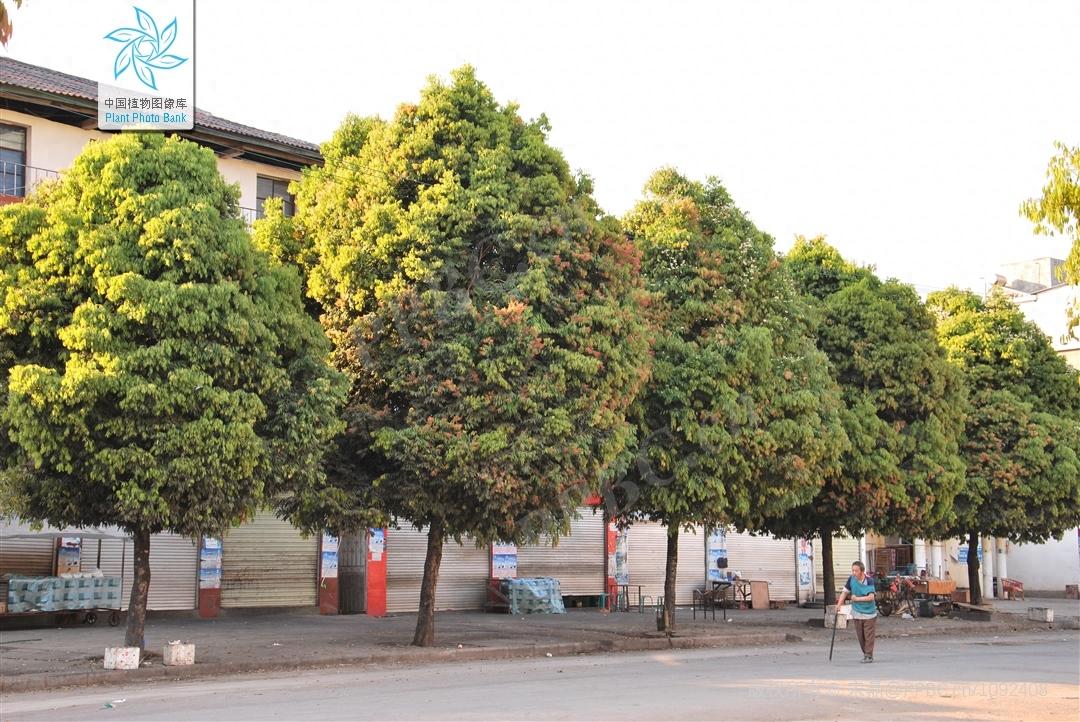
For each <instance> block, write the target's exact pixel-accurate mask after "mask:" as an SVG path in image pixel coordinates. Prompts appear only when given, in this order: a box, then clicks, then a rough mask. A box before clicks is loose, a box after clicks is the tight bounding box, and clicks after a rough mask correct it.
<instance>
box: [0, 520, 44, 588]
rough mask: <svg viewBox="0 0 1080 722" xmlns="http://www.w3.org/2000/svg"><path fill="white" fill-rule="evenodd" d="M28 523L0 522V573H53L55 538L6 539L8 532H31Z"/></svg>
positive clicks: (41, 574)
mask: <svg viewBox="0 0 1080 722" xmlns="http://www.w3.org/2000/svg"><path fill="white" fill-rule="evenodd" d="M31 533H33V530H32V529H31V528H30V526H29V525H28V524H18V523H16V524H8V523H6V522H0V574H25V575H30V576H38V577H47V576H50V575H51V574H52V573H53V564H54V561H55V557H56V540H55V539H53V538H41V539H7V538H5V537H6V536H7V535H9V534H31Z"/></svg>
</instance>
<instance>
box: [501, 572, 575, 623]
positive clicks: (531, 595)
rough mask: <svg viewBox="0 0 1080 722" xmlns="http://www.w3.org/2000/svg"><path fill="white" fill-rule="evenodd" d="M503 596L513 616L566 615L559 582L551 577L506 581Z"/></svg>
mask: <svg viewBox="0 0 1080 722" xmlns="http://www.w3.org/2000/svg"><path fill="white" fill-rule="evenodd" d="M503 584H504V589H503V594H504V595H505V597H506V598H507V599H508V600H509V603H510V613H511V614H565V613H566V608H565V607H564V606H563V600H562V590H561V588H560V587H559V580H558V579H553V578H551V577H534V578H529V579H506V580H504V581H503Z"/></svg>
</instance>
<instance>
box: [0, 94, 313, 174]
mask: <svg viewBox="0 0 1080 722" xmlns="http://www.w3.org/2000/svg"><path fill="white" fill-rule="evenodd" d="M0 97H6V98H11V99H13V100H17V101H21V102H24V103H28V104H32V105H43V106H47V107H50V108H57V109H60V110H65V111H67V112H70V113H75V114H78V115H82V116H84V117H86V118H87V119H94V120H96V119H97V113H98V106H97V101H95V100H88V99H86V98H80V97H76V96H71V95H63V94H61V93H50V92H46V91H41V90H34V89H32V88H25V87H22V86H18V85H11V84H10V83H0ZM177 135H179V136H180V137H182V138H187V139H189V140H193V141H195V142H197V143H202V144H206V145H213V146H220V147H222V148H225V149H226V150H231V151H234V157H238V158H242V159H248V160H252V161H254V162H262V163H269V164H271V165H278V166H282V167H286V168H292V169H293V170H301V169H303V168H306V167H307V166H310V165H318V164H320V163H322V155H321V154H320V153H319V151H318V150H315V149H307V148H300V147H297V146H293V145H289V144H287V143H279V142H276V141H272V140H266V139H262V138H251V137H247V136H244V135H242V134H240V133H230V132H228V131H222V130H218V129H216V128H208V127H206V126H204V125H199V124H198V123H196V124H195V127H194V128H193V129H192V130H182V131H178V132H177Z"/></svg>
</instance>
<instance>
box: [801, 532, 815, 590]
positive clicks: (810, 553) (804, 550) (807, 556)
mask: <svg viewBox="0 0 1080 722" xmlns="http://www.w3.org/2000/svg"><path fill="white" fill-rule="evenodd" d="M813 560H814V544H813V542H811V541H810V540H809V539H799V586H800V587H809V586H810V577H811V575H812V574H813V570H814V561H813Z"/></svg>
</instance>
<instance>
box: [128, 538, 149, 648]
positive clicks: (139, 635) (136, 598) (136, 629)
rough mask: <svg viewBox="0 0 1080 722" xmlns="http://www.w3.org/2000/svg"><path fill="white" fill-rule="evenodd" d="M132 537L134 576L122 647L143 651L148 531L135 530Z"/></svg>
mask: <svg viewBox="0 0 1080 722" xmlns="http://www.w3.org/2000/svg"><path fill="white" fill-rule="evenodd" d="M132 536H133V537H134V540H135V552H134V553H135V558H134V559H132V567H133V568H134V570H135V576H134V577H133V578H132V581H131V598H130V599H129V600H128V610H127V629H126V632H125V634H124V645H125V646H127V647H138V648H139V649H143V648H144V647H145V646H146V643H145V640H144V638H143V632H144V630H145V629H146V598H147V596H148V595H149V594H150V530H149V529H146V528H141V529H136V530H135V532H134V534H133V535H132Z"/></svg>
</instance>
